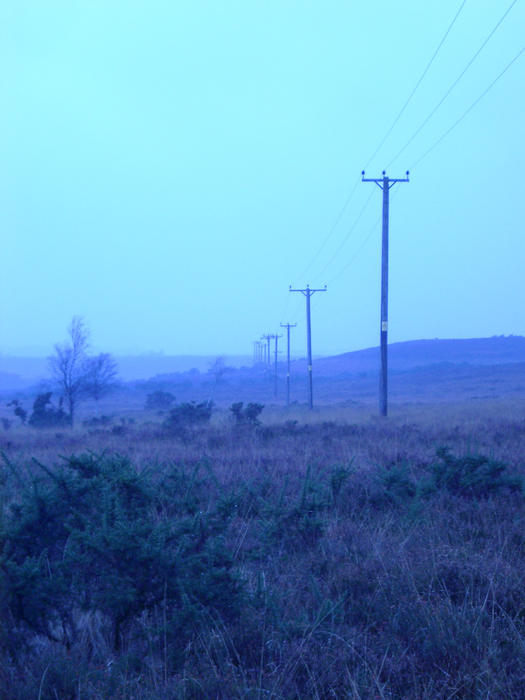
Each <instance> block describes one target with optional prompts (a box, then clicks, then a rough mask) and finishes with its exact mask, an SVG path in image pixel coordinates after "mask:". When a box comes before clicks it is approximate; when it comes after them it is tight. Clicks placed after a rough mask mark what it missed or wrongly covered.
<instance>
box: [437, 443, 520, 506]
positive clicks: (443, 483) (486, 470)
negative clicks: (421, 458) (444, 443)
mask: <svg viewBox="0 0 525 700" xmlns="http://www.w3.org/2000/svg"><path fill="white" fill-rule="evenodd" d="M436 454H437V456H438V457H439V460H440V461H439V462H435V463H434V464H432V465H431V474H432V486H433V487H434V488H435V489H445V490H446V491H449V492H450V493H454V494H457V495H461V496H474V497H477V498H479V497H481V496H488V495H490V494H491V493H495V492H498V491H501V490H502V489H508V490H509V491H521V490H522V482H521V480H520V479H517V478H514V477H510V476H508V475H507V474H505V471H506V469H507V466H506V465H505V464H503V462H498V461H497V460H494V459H490V458H488V457H484V456H483V455H465V456H462V457H454V456H453V455H451V454H450V450H449V449H448V448H447V447H440V448H439V449H438V450H437V451H436Z"/></svg>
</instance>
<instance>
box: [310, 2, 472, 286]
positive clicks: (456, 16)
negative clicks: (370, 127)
mask: <svg viewBox="0 0 525 700" xmlns="http://www.w3.org/2000/svg"><path fill="white" fill-rule="evenodd" d="M466 2H467V0H463V2H462V3H461V5H460V7H459V9H458V10H457V12H456V14H455V15H454V17H453V18H452V21H451V22H450V24H449V25H448V27H447V29H446V31H445V33H444V34H443V36H442V38H441V40H440V42H439V44H438V45H437V47H436V49H435V51H434V53H433V54H432V56H431V57H430V60H429V61H428V63H427V65H426V66H425V68H424V70H423V72H422V73H421V75H420V76H419V78H418V80H417V81H416V84H415V85H414V87H413V88H412V91H411V92H410V94H409V95H408V97H407V99H406V100H405V103H404V104H403V106H402V107H401V110H400V111H399V112H398V114H397V116H396V117H395V119H394V121H393V122H392V124H391V125H390V127H389V129H388V130H387V132H386V134H385V135H384V136H383V138H382V139H381V141H380V143H379V145H378V146H377V147H376V149H375V150H374V152H373V153H372V155H371V156H370V158H369V159H368V161H367V163H366V165H365V169H366V168H367V167H368V166H369V165H370V163H371V161H372V160H373V159H374V158H375V156H376V155H377V153H378V152H379V150H380V149H381V148H382V146H383V145H384V143H385V141H386V140H387V138H388V137H389V136H390V134H391V133H392V131H393V129H394V127H395V126H396V124H397V123H398V121H399V119H400V118H401V116H402V115H403V113H404V112H405V110H406V108H407V107H408V105H409V104H410V102H411V100H412V98H413V97H414V95H415V93H416V92H417V89H418V88H419V86H420V85H421V83H422V82H423V79H424V78H425V76H426V74H427V73H428V71H429V69H430V67H431V66H432V64H433V62H434V61H435V59H436V57H437V55H438V53H439V51H440V50H441V47H442V46H443V44H444V43H445V41H446V39H447V37H448V35H449V34H450V32H451V30H452V28H453V26H454V24H455V23H456V21H457V19H458V17H459V16H460V14H461V12H462V10H463V8H464V7H465V4H466ZM360 181H361V178H360V177H358V178H357V180H356V182H355V184H354V186H353V188H352V190H351V192H350V194H349V195H348V197H347V199H346V201H345V203H344V205H343V207H342V209H341V210H340V211H339V214H338V215H337V217H336V219H335V221H334V223H333V224H332V226H331V228H330V230H329V231H328V234H327V235H326V236H325V238H324V239H323V241H322V243H321V245H320V247H319V249H318V250H317V252H316V253H315V255H314V256H313V257H312V259H311V260H310V262H309V263H308V265H307V266H306V267H305V268H304V269H303V271H302V272H301V274H300V275H299V278H300V279H302V278H303V277H304V276H305V274H306V273H307V272H308V271H309V270H310V269H311V267H312V265H313V264H314V263H315V262H316V260H317V259H318V258H319V256H320V254H321V253H322V252H323V250H324V249H325V247H326V244H327V243H328V241H329V240H330V238H331V237H332V235H333V233H334V231H335V230H336V228H337V226H338V225H339V223H340V221H341V219H342V217H343V214H344V213H345V211H346V209H347V207H348V205H349V204H350V201H351V200H352V198H353V196H354V194H355V192H356V190H357V187H358V186H359V183H360ZM359 218H360V216H359V217H358V219H359ZM355 225H356V224H354V226H352V228H351V229H350V231H349V232H348V233H347V235H346V237H345V239H344V241H343V242H342V243H341V244H340V245H339V247H338V248H337V251H336V252H335V253H334V255H333V256H332V258H331V259H330V261H329V262H328V263H327V264H326V265H325V266H324V267H323V269H322V270H321V272H320V273H319V274H318V275H317V277H320V276H321V275H322V274H323V272H325V270H326V269H327V268H328V267H329V265H330V264H331V263H332V262H333V260H334V259H335V257H336V256H337V254H338V253H339V252H340V250H341V249H342V248H343V246H344V244H345V243H346V241H347V240H348V237H349V236H350V234H351V232H352V231H353V230H354V228H355Z"/></svg>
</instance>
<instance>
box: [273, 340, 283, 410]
mask: <svg viewBox="0 0 525 700" xmlns="http://www.w3.org/2000/svg"><path fill="white" fill-rule="evenodd" d="M273 337H274V338H275V347H274V360H273V395H274V397H275V398H277V341H278V340H279V338H282V335H277V333H276V334H275V335H274V336H273Z"/></svg>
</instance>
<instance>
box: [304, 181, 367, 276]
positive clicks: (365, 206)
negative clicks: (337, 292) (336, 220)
mask: <svg viewBox="0 0 525 700" xmlns="http://www.w3.org/2000/svg"><path fill="white" fill-rule="evenodd" d="M373 194H374V193H373V192H371V193H370V196H369V197H368V199H367V200H366V202H365V203H364V205H363V206H362V208H361V211H360V212H359V214H358V215H357V217H356V219H355V221H354V223H353V224H352V226H351V227H350V229H349V231H348V232H347V234H346V236H345V237H344V238H343V240H342V241H341V243H340V244H339V246H338V248H337V250H336V251H335V253H334V254H333V255H332V257H331V258H330V260H329V261H328V262H327V263H326V265H325V266H324V267H323V269H322V270H321V271H320V272H319V273H318V274H317V275H316V278H319V277H321V275H322V274H323V273H324V272H325V271H326V270H327V268H329V267H330V265H331V264H332V263H333V261H334V260H335V259H336V257H337V256H338V255H339V253H340V252H341V250H342V249H343V247H344V245H345V243H346V242H347V241H348V239H349V238H350V236H351V234H352V233H353V231H354V230H355V227H356V226H357V224H358V223H359V221H360V220H361V217H362V216H363V214H364V213H365V211H366V209H367V207H368V205H369V204H370V200H371V199H372V196H373Z"/></svg>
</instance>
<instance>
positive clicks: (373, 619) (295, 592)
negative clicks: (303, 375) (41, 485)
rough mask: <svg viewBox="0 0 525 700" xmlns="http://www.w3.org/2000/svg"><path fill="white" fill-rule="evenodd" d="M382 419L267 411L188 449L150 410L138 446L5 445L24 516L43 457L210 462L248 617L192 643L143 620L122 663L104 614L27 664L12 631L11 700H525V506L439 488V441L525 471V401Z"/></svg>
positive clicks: (218, 420) (42, 648) (500, 495)
mask: <svg viewBox="0 0 525 700" xmlns="http://www.w3.org/2000/svg"><path fill="white" fill-rule="evenodd" d="M374 411H375V405H372V404H361V405H358V404H352V405H346V406H345V405H341V406H327V407H323V408H321V409H319V410H316V411H315V412H313V413H309V412H307V411H306V410H304V409H303V408H302V407H292V408H291V409H290V410H289V411H287V410H286V409H284V408H282V407H267V409H266V410H265V412H264V413H263V418H264V420H263V424H262V425H261V426H260V427H259V428H257V429H250V428H246V429H242V430H239V429H236V428H235V427H233V426H232V425H231V424H230V422H229V420H228V416H227V413H226V412H219V413H218V414H217V415H215V416H214V419H213V422H212V424H211V425H210V426H209V427H206V428H204V429H199V430H195V431H193V432H189V433H187V434H186V435H185V436H183V439H181V438H180V437H179V438H177V437H173V436H170V435H167V434H165V432H164V431H163V430H162V428H161V427H160V421H161V418H160V417H159V416H153V415H150V416H147V415H145V414H142V413H140V412H138V411H137V412H136V413H135V414H134V416H135V422H134V423H133V424H128V423H126V424H125V426H124V431H123V432H121V431H120V430H117V431H112V428H111V427H108V428H103V429H97V430H94V429H86V428H77V429H75V430H73V431H67V430H66V431H60V433H59V434H57V431H36V430H31V429H28V428H22V427H20V428H16V429H14V428H12V429H11V430H9V431H6V432H5V433H3V434H2V437H1V448H2V450H3V452H4V454H5V457H6V458H7V460H9V462H10V464H11V467H9V468H7V467H4V468H3V471H2V503H3V509H4V511H5V512H6V509H7V508H8V505H9V504H10V503H11V502H13V501H16V500H17V498H18V497H19V494H20V490H21V488H22V486H21V484H22V483H23V482H29V481H30V479H31V475H32V474H33V473H34V471H35V469H36V467H35V466H34V465H32V462H31V458H33V457H35V458H37V459H38V460H40V461H42V462H43V463H44V464H46V465H52V464H54V463H56V462H57V461H59V460H60V455H71V454H75V453H76V454H78V453H80V452H85V451H93V452H95V453H100V452H102V451H106V452H107V453H108V454H112V453H119V454H121V455H126V456H128V457H129V458H130V459H131V461H132V462H133V464H134V465H135V467H136V469H137V470H138V471H139V472H140V471H143V470H144V469H145V468H146V467H147V468H151V467H154V473H157V474H158V475H162V474H167V473H169V472H170V470H172V469H174V468H178V469H180V470H182V472H183V473H184V474H186V475H187V478H188V479H189V478H190V475H191V474H192V473H193V472H192V470H193V469H194V468H195V466H196V465H198V464H202V463H205V464H206V469H204V470H203V471H202V483H201V485H200V487H199V488H200V491H199V494H198V498H199V499H200V500H199V503H200V506H199V507H200V508H201V509H202V510H203V511H206V512H209V513H212V512H213V513H215V512H220V513H223V516H222V517H224V518H225V519H226V521H227V531H226V546H227V549H228V551H229V552H230V554H231V556H232V557H233V561H234V570H235V572H236V574H237V575H238V576H239V577H240V580H241V581H242V586H243V591H244V605H243V608H242V610H241V611H240V613H239V615H237V616H236V617H235V616H234V617H232V618H231V619H227V617H226V616H225V615H219V614H218V613H217V612H216V611H215V610H213V609H206V610H204V611H203V614H202V616H201V617H199V619H198V620H195V621H194V622H193V623H192V625H193V626H192V628H191V633H190V634H189V635H188V636H187V637H185V641H184V644H183V645H182V647H181V646H180V645H179V644H178V643H177V638H176V637H173V636H171V637H170V636H169V634H166V633H164V634H162V633H159V630H162V629H164V630H166V628H167V627H169V620H166V619H163V615H164V616H165V615H166V613H165V609H164V612H163V608H162V605H159V606H157V607H156V608H155V609H154V610H153V611H150V612H147V613H146V612H145V613H144V614H143V615H141V616H138V617H137V618H136V620H135V621H134V624H133V626H132V627H131V628H130V629H129V630H128V632H127V636H126V637H125V639H124V640H123V645H122V648H121V650H120V651H119V652H118V654H115V651H114V649H113V648H112V645H111V641H110V639H109V636H108V631H107V627H106V624H105V621H104V619H103V618H102V617H101V616H100V615H96V614H91V615H86V616H85V617H84V618H83V619H82V620H81V622H79V629H81V630H82V634H81V635H80V637H79V639H78V640H77V642H76V643H75V645H74V646H73V647H72V648H71V649H70V650H66V649H62V648H61V647H60V645H58V644H56V643H52V642H50V641H48V640H46V639H43V638H36V637H35V638H33V639H30V638H29V636H28V638H27V641H28V643H29V646H28V647H26V648H25V650H24V651H23V652H22V651H20V650H19V651H18V652H17V656H16V658H13V657H12V656H11V657H10V656H9V649H8V646H9V645H8V641H7V636H8V635H4V636H5V637H6V638H5V639H4V645H3V649H4V651H3V654H4V657H3V667H2V670H1V671H0V686H2V687H3V688H4V689H5V690H4V694H3V695H2V697H6V698H13V699H19V698H20V699H21V698H27V697H41V698H50V699H51V698H79V699H80V698H85V699H88V700H92V699H93V700H94V699H95V698H107V697H112V698H137V699H139V698H140V699H141V700H146V699H151V700H157V699H160V698H275V699H277V698H307V697H308V698H309V697H311V698H334V697H336V698H343V697H348V698H414V699H416V698H417V699H420V698H453V697H454V698H478V697H479V698H489V697H490V698H500V697H501V698H505V697H509V698H518V697H523V687H524V683H525V590H524V588H523V580H525V536H524V534H523V533H524V532H525V527H524V526H525V503H524V498H523V494H522V493H520V492H513V491H512V490H511V489H506V488H501V489H500V490H496V491H494V492H492V493H491V492H490V489H489V490H487V492H486V493H483V492H480V493H478V494H474V492H463V493H455V492H452V491H448V490H446V489H434V490H432V489H428V488H427V490H426V491H425V488H426V486H425V484H427V482H428V480H429V478H430V475H431V473H432V472H431V466H432V464H433V463H435V462H436V461H437V457H436V449H437V448H439V447H448V448H449V449H450V451H451V453H452V454H453V455H456V456H463V455H467V454H472V453H476V454H482V455H485V456H487V457H489V458H491V459H493V460H501V461H502V462H504V463H505V465H506V466H507V470H506V472H505V473H506V474H508V475H509V476H510V477H520V478H522V477H524V476H525V470H524V455H525V402H523V401H519V400H518V399H515V400H512V401H507V402H505V401H498V402H496V401H492V402H475V403H473V402H471V403H457V404H452V403H450V404H446V403H443V404H439V405H429V404H424V405H416V404H405V405H394V406H393V407H392V411H391V416H390V417H389V419H388V420H386V421H385V420H381V419H379V418H377V417H375V416H374V415H373V413H374ZM427 486H428V484H427ZM12 624H14V623H12ZM3 625H4V626H6V625H9V620H4V621H3ZM4 631H5V629H4Z"/></svg>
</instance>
